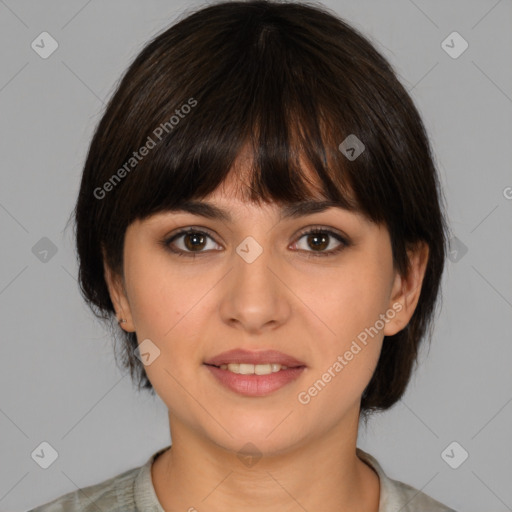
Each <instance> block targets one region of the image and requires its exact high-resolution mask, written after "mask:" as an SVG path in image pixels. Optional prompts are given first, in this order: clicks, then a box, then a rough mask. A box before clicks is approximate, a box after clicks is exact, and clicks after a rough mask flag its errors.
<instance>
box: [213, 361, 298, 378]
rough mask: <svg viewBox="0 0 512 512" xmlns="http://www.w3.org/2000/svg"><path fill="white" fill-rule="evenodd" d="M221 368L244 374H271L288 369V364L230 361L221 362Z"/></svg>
mask: <svg viewBox="0 0 512 512" xmlns="http://www.w3.org/2000/svg"><path fill="white" fill-rule="evenodd" d="M220 368H221V370H228V371H230V372H233V373H240V374H242V375H269V374H271V373H276V372H278V371H279V370H286V369H288V366H284V365H281V364H279V363H267V364H246V363H229V364H221V365H220Z"/></svg>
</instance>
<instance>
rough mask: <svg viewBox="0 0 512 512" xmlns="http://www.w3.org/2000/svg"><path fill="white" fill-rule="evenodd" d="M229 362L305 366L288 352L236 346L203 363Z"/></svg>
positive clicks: (217, 363)
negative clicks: (254, 349) (251, 349)
mask: <svg viewBox="0 0 512 512" xmlns="http://www.w3.org/2000/svg"><path fill="white" fill-rule="evenodd" d="M229 363H247V364H265V363H278V364H280V365H282V366H288V367H292V368H293V367H297V366H305V364H304V363H303V362H302V361H299V360H298V359H295V358H294V357H292V356H289V355H288V354H283V353H282V352H279V351H278V350H260V351H257V352H254V351H249V350H244V349H241V348H236V349H233V350H228V351H227V352H222V354H218V355H216V356H215V357H212V358H211V359H208V361H205V363H204V364H209V365H213V366H220V365H221V364H229Z"/></svg>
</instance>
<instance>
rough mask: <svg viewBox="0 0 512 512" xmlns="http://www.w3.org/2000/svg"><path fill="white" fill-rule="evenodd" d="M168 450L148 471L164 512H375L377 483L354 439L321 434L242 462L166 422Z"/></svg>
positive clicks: (175, 423)
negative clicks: (169, 443)
mask: <svg viewBox="0 0 512 512" xmlns="http://www.w3.org/2000/svg"><path fill="white" fill-rule="evenodd" d="M170 422H171V425H172V427H171V432H172V440H173V442H172V448H171V449H169V450H167V451H166V452H164V453H163V454H161V455H160V456H159V457H158V458H157V459H156V461H155V462H154V464H153V468H152V479H153V484H154V487H155V491H156V494H157V497H158V499H159V501H160V503H161V504H162V506H163V508H164V509H165V510H169V511H171V510H190V511H194V510H208V511H209V512H220V511H225V510H244V511H247V512H256V511H261V510H265V512H277V511H279V512H286V511H290V512H291V511H297V510H318V511H319V510H321V511H325V512H339V511H340V510H347V511H349V510H354V511H355V510H365V511H368V512H378V508H379V495H380V489H379V478H378V475H377V474H376V473H375V472H374V470H373V469H372V468H370V467H369V466H368V465H367V464H366V463H364V462H363V461H361V460H360V459H359V458H358V457H357V455H356V451H355V447H356V439H355V437H357V428H356V430H355V437H354V438H349V439H347V438H346V437H343V436H341V435H340V432H341V433H343V432H344V431H343V429H341V428H340V425H337V428H336V429H333V430H332V431H331V432H328V433H326V434H325V435H323V436H322V437H321V439H320V440H316V441H315V442H309V443H301V444H300V445H297V446H294V447H287V449H286V451H285V452H281V453H278V454H276V453H275V452H274V453H273V454H272V455H262V456H261V458H258V457H254V458H249V457H241V456H239V454H237V453H234V452H232V451H229V450H226V449H224V448H222V447H220V446H218V445H216V444H213V443H212V442H211V440H209V439H206V438H204V437H202V436H200V435H198V433H197V432H192V431H191V430H189V429H188V428H185V426H184V425H182V424H180V423H179V422H178V421H177V420H176V418H174V419H173V418H171V417H170Z"/></svg>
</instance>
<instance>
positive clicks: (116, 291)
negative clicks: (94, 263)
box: [103, 258, 135, 332]
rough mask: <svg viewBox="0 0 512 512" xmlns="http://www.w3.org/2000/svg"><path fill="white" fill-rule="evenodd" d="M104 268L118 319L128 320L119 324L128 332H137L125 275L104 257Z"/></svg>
mask: <svg viewBox="0 0 512 512" xmlns="http://www.w3.org/2000/svg"><path fill="white" fill-rule="evenodd" d="M103 269H104V277H105V282H106V283H107V288H108V292H109V294H110V300H111V301H112V304H114V308H115V310H116V316H117V319H118V321H120V320H121V319H124V320H126V322H121V323H119V326H120V327H121V328H122V329H124V330H125V331H127V332H135V326H134V324H133V318H132V313H131V308H130V304H129V302H128V296H127V294H126V289H125V286H124V281H123V277H122V276H121V275H120V274H118V273H117V272H114V271H113V270H112V269H111V268H110V266H109V265H108V264H107V263H106V259H105V258H103Z"/></svg>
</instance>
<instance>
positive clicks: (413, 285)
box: [384, 242, 429, 336]
mask: <svg viewBox="0 0 512 512" xmlns="http://www.w3.org/2000/svg"><path fill="white" fill-rule="evenodd" d="M407 255H408V258H409V263H410V268H409V274H408V276H407V277H403V276H401V275H400V274H399V273H398V272H397V273H396V274H395V279H394V282H393V288H392V291H391V299H390V302H389V306H388V307H389V308H390V310H393V311H395V312H396V315H395V316H394V317H393V318H392V319H390V320H389V322H387V323H386V325H385V327H384V335H385V336H393V335H394V334H396V333H397V332H400V331H401V330H402V329H403V328H404V327H405V326H406V325H407V324H408V323H409V320H410V319H411V317H412V315H413V313H414V311H415V309H416V305H417V304H418V300H419V298H420V293H421V286H422V284H423V278H424V277H425V270H426V268H427V262H428V255H429V247H428V245H427V243H426V242H419V243H418V244H416V245H415V246H414V247H413V248H411V249H408V250H407Z"/></svg>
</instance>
